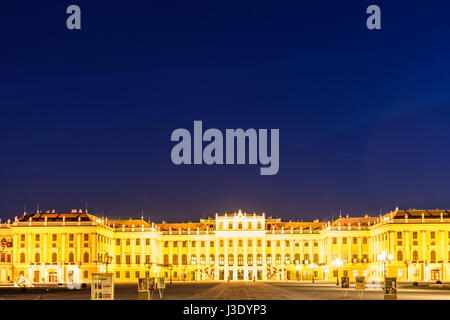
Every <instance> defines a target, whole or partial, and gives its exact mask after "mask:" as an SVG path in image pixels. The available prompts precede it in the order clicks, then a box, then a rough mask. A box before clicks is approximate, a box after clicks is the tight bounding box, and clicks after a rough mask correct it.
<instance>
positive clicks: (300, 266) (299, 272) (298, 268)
mask: <svg viewBox="0 0 450 320" xmlns="http://www.w3.org/2000/svg"><path fill="white" fill-rule="evenodd" d="M295 269H297V281H300V279H299V274H300V277H302V269H303V266H302V265H299V264H298V265H297V266H296V267H295Z"/></svg>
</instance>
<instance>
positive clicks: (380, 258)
mask: <svg viewBox="0 0 450 320" xmlns="http://www.w3.org/2000/svg"><path fill="white" fill-rule="evenodd" d="M392 260H394V256H393V255H392V254H388V253H387V251H386V250H384V251H383V252H381V253H380V254H379V255H378V261H381V262H383V273H384V292H385V293H386V276H387V267H386V264H387V263H389V262H390V261H392Z"/></svg>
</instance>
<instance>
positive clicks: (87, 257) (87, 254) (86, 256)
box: [83, 252, 89, 263]
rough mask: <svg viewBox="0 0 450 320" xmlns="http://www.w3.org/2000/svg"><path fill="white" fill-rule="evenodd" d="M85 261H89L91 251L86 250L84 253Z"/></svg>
mask: <svg viewBox="0 0 450 320" xmlns="http://www.w3.org/2000/svg"><path fill="white" fill-rule="evenodd" d="M83 262H84V263H89V253H88V252H85V253H84V255H83Z"/></svg>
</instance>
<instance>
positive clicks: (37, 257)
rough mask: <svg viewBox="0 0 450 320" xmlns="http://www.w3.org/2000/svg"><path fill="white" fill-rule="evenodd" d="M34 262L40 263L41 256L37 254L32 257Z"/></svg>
mask: <svg viewBox="0 0 450 320" xmlns="http://www.w3.org/2000/svg"><path fill="white" fill-rule="evenodd" d="M34 262H37V263H39V262H41V255H40V254H39V253H36V254H35V255H34Z"/></svg>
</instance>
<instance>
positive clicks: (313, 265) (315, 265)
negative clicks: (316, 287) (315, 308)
mask: <svg viewBox="0 0 450 320" xmlns="http://www.w3.org/2000/svg"><path fill="white" fill-rule="evenodd" d="M310 266H311V269H313V272H312V283H314V273H315V272H316V267H317V264H315V263H314V262H313V263H311V265H310Z"/></svg>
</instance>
